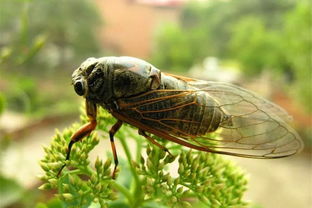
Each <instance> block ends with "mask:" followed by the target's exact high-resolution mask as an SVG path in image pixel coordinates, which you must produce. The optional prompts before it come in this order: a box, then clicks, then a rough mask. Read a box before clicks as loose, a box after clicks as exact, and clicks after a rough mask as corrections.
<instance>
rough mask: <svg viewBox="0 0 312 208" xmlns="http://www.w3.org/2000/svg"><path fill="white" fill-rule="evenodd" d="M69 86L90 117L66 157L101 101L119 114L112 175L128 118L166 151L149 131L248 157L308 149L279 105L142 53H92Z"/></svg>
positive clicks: (196, 146)
mask: <svg viewBox="0 0 312 208" xmlns="http://www.w3.org/2000/svg"><path fill="white" fill-rule="evenodd" d="M72 84H73V86H74V89H75V91H76V93H77V94H78V95H79V96H82V97H84V98H85V100H86V112H87V116H88V118H89V123H87V124H86V125H84V126H82V127H81V128H80V129H79V130H78V131H77V132H76V133H75V134H74V135H72V137H71V141H70V143H69V145H68V152H67V157H66V160H69V157H70V151H71V148H72V145H73V144H74V143H75V142H78V141H80V140H81V139H82V138H83V137H85V136H87V135H89V134H90V133H91V132H92V131H93V130H94V129H95V127H96V125H97V121H96V114H97V107H99V106H101V107H103V108H104V109H106V110H107V111H108V112H109V113H111V114H112V116H114V117H115V118H116V119H117V122H116V123H115V124H114V125H113V126H112V128H111V129H110V130H109V137H110V142H111V147H112V151H113V156H114V162H115V168H114V171H113V177H114V176H115V172H116V167H117V165H118V158H117V152H116V148H115V144H114V135H115V133H116V132H117V131H118V130H119V129H120V127H121V126H122V124H123V123H128V124H130V125H132V126H134V127H136V128H138V132H139V134H140V135H142V136H144V137H145V138H146V139H148V140H149V141H150V142H152V143H153V144H155V145H157V146H159V147H160V148H161V149H163V150H164V151H168V150H167V149H166V147H164V146H162V145H161V144H159V143H158V142H157V141H156V140H154V139H153V137H152V136H151V135H155V136H157V137H159V138H162V139H166V140H169V141H171V142H175V143H178V144H180V145H183V146H186V147H189V148H192V149H196V150H200V151H205V152H210V153H219V154H225V155H233V156H239V157H247V158H281V157H286V156H290V155H293V154H295V153H297V152H299V151H300V150H301V149H302V147H303V144H302V141H301V139H300V137H299V135H298V134H297V133H296V131H295V130H294V129H293V128H292V127H291V126H290V125H289V123H290V121H291V117H290V116H289V115H288V114H287V112H286V111H285V110H284V109H282V108H281V107H279V106H277V105H275V104H274V103H272V102H270V101H268V100H266V99H264V98H262V97H260V96H258V95H256V94H254V93H253V92H250V91H248V90H246V89H244V88H241V87H238V86H235V85H232V84H228V83H222V82H214V81H203V80H198V79H192V78H188V77H182V76H176V75H173V74H168V73H163V72H161V71H160V70H159V69H157V68H156V67H154V66H153V65H151V64H149V63H147V62H145V61H143V60H141V59H137V58H133V57H102V58H88V59H87V60H86V61H84V62H83V63H82V64H81V66H80V67H79V68H78V69H76V70H75V71H74V72H73V75H72ZM212 133H213V134H217V136H212ZM64 166H65V165H64ZM64 166H63V167H64ZM63 167H62V168H61V170H62V169H63ZM61 170H60V171H59V173H60V172H61Z"/></svg>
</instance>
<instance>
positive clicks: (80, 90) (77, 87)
mask: <svg viewBox="0 0 312 208" xmlns="http://www.w3.org/2000/svg"><path fill="white" fill-rule="evenodd" d="M74 88H75V91H76V93H77V94H78V95H80V96H82V95H84V93H85V87H84V83H83V82H82V80H78V81H76V82H75V84H74Z"/></svg>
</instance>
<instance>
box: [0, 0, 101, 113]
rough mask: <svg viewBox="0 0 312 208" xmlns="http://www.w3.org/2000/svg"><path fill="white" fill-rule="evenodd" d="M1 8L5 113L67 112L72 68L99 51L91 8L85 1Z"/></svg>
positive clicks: (36, 0) (10, 3)
mask: <svg viewBox="0 0 312 208" xmlns="http://www.w3.org/2000/svg"><path fill="white" fill-rule="evenodd" d="M0 4H1V8H0V11H1V12H0V34H1V39H0V74H1V76H0V81H1V85H0V90H1V92H2V93H3V96H4V97H5V98H6V100H7V103H10V105H8V108H9V110H14V111H18V112H23V113H28V114H31V115H39V116H43V115H47V114H53V113H56V112H58V113H69V112H71V111H72V109H73V106H74V105H75V103H74V99H73V96H71V95H72V94H73V93H71V92H72V88H71V87H70V82H71V80H70V74H71V73H72V70H73V67H74V66H78V64H79V63H80V62H81V60H84V59H85V57H89V56H96V55H97V54H99V53H100V48H99V44H98V39H97V38H98V37H97V30H98V28H99V27H101V26H102V25H101V23H102V22H101V17H100V15H99V12H98V10H97V8H96V6H95V5H94V3H93V2H90V1H88V0H44V1H41V0H24V1H20V0H0ZM76 109H78V107H77V108H76Z"/></svg>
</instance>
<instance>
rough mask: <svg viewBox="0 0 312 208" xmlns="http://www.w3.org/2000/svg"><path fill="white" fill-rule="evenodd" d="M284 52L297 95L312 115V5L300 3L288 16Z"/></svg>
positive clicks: (304, 2) (305, 2) (306, 2)
mask: <svg viewBox="0 0 312 208" xmlns="http://www.w3.org/2000/svg"><path fill="white" fill-rule="evenodd" d="M282 32H284V34H285V40H284V41H283V43H284V52H285V53H286V56H287V61H288V62H289V64H290V67H291V69H292V73H293V75H294V85H293V86H294V88H295V92H296V93H295V94H296V95H297V97H298V98H299V100H300V101H301V102H302V103H304V106H305V107H306V109H307V110H308V111H309V112H311V113H312V84H311V83H312V4H311V2H309V1H300V3H299V4H298V5H297V7H296V8H295V9H294V10H292V11H291V12H289V13H288V14H287V16H286V25H285V29H284V31H282Z"/></svg>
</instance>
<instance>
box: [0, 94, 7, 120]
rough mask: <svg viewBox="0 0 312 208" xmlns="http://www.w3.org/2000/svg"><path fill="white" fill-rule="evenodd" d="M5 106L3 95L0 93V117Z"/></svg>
mask: <svg viewBox="0 0 312 208" xmlns="http://www.w3.org/2000/svg"><path fill="white" fill-rule="evenodd" d="M5 105H6V101H5V98H4V95H3V94H2V93H1V92H0V115H1V114H2V112H3V111H4V109H5Z"/></svg>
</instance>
